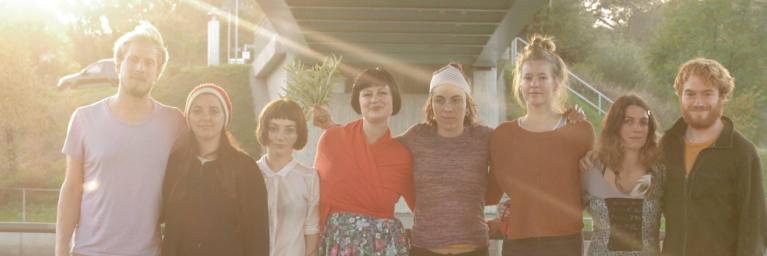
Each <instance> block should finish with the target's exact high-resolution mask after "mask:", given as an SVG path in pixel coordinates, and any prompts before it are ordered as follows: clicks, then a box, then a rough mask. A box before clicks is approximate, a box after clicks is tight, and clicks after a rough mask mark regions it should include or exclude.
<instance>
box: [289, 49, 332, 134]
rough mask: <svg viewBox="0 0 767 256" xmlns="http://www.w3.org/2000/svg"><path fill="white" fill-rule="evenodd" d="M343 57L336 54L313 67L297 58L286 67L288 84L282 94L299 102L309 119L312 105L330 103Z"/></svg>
mask: <svg viewBox="0 0 767 256" xmlns="http://www.w3.org/2000/svg"><path fill="white" fill-rule="evenodd" d="M341 59H342V57H336V56H330V57H326V58H325V59H324V60H323V61H322V64H317V65H314V66H312V67H306V66H305V65H304V63H303V62H301V61H300V60H295V61H293V63H291V64H289V65H288V66H286V67H285V70H287V71H288V81H287V82H288V85H287V87H285V89H284V90H283V94H282V96H283V97H286V98H288V99H290V100H292V101H295V102H296V103H298V105H300V106H301V108H302V109H303V110H304V114H305V115H306V118H307V120H308V119H309V118H310V117H311V116H310V115H311V109H312V107H314V106H321V105H327V104H328V101H329V100H330V93H331V92H333V87H334V86H335V83H334V78H336V77H337V76H338V75H339V72H338V66H339V65H341Z"/></svg>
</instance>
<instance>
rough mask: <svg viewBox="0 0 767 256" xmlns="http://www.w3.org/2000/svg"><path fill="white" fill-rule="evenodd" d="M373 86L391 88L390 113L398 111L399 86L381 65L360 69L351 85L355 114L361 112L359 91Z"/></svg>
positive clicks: (400, 104)
mask: <svg viewBox="0 0 767 256" xmlns="http://www.w3.org/2000/svg"><path fill="white" fill-rule="evenodd" d="M373 86H388V87H389V90H391V98H392V115H396V114H397V113H399V109H400V107H402V98H401V96H400V94H399V87H398V86H397V82H395V81H394V78H393V77H392V75H391V74H389V72H387V71H386V70H384V69H383V68H381V67H376V68H367V69H364V70H362V72H360V74H359V75H357V78H355V79H354V85H352V102H351V103H352V108H353V109H354V112H357V114H362V110H361V109H360V91H362V90H363V89H366V88H369V87H373Z"/></svg>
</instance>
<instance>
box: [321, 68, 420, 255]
mask: <svg viewBox="0 0 767 256" xmlns="http://www.w3.org/2000/svg"><path fill="white" fill-rule="evenodd" d="M400 102H401V100H400V95H399V90H398V88H397V84H396V83H395V81H394V79H393V78H392V76H391V74H389V72H387V71H385V70H383V69H382V68H372V69H365V70H363V71H362V72H361V73H360V74H359V75H358V76H357V78H356V79H355V81H354V85H353V86H352V98H351V105H352V108H353V109H354V110H355V111H356V112H357V113H359V114H361V115H362V118H361V119H358V120H356V121H352V122H350V123H348V124H346V125H343V126H334V127H330V128H327V130H325V131H324V132H323V134H322V135H321V136H320V140H319V143H318V145H317V156H316V159H315V165H314V166H315V168H317V171H318V172H319V174H320V186H321V188H322V193H321V195H320V219H321V222H320V223H321V225H324V227H323V230H322V232H321V237H320V253H319V255H330V256H336V255H390V256H398V255H408V252H409V247H410V241H409V239H408V237H407V235H406V233H405V229H404V228H403V226H402V223H400V221H399V220H397V219H396V218H395V217H394V205H395V204H396V203H397V201H398V200H399V198H400V197H403V196H404V197H405V200H406V201H407V202H408V205H409V206H410V208H411V209H413V203H414V198H413V180H412V179H413V177H412V163H413V161H412V159H411V156H410V152H409V151H408V150H407V148H405V146H403V145H402V144H400V143H399V142H397V141H396V140H394V139H393V138H392V136H391V131H390V129H389V120H390V119H391V116H392V115H394V114H396V113H397V112H399V109H400V105H401V103H400Z"/></svg>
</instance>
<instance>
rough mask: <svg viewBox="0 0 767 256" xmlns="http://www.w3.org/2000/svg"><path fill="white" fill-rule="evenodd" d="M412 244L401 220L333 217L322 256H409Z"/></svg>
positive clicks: (323, 239)
mask: <svg viewBox="0 0 767 256" xmlns="http://www.w3.org/2000/svg"><path fill="white" fill-rule="evenodd" d="M409 249H410V240H409V239H408V237H407V233H406V231H405V228H404V227H402V223H401V222H400V221H399V220H397V219H385V218H377V217H371V216H365V215H359V214H354V213H332V214H330V216H328V220H327V223H326V225H325V229H324V230H323V231H322V234H321V235H320V252H319V255H320V256H406V255H408V251H409Z"/></svg>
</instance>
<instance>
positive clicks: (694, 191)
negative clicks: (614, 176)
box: [661, 117, 765, 256]
mask: <svg viewBox="0 0 767 256" xmlns="http://www.w3.org/2000/svg"><path fill="white" fill-rule="evenodd" d="M722 121H723V123H724V129H723V130H722V132H721V134H720V135H719V137H718V138H717V139H716V141H715V142H714V144H712V145H711V146H710V147H709V148H706V149H703V150H702V151H701V152H700V154H699V155H698V158H697V159H696V160H695V163H694V165H693V168H692V171H691V172H690V175H689V176H687V175H686V172H685V165H684V148H685V144H684V134H685V132H686V130H687V124H686V123H685V122H684V120H683V119H679V120H678V121H677V122H676V124H674V126H673V127H672V128H671V129H670V130H668V131H667V132H666V134H665V136H663V139H662V141H661V144H662V147H663V151H664V155H663V158H664V160H663V162H664V164H665V165H666V171H667V172H666V174H667V182H666V184H665V188H664V191H665V194H664V195H663V207H664V209H663V214H664V216H665V218H666V238H665V240H664V242H663V253H662V255H695V256H701V255H703V256H705V255H716V256H722V255H738V256H741V255H743V256H745V255H749V256H755V255H762V253H763V252H764V248H765V246H764V245H765V242H764V241H765V240H764V239H765V203H764V193H763V191H764V188H763V187H762V169H761V166H760V162H759V156H758V155H757V153H756V149H755V148H754V145H753V144H751V143H750V142H749V141H748V140H746V138H744V137H743V135H741V134H740V133H739V132H738V131H737V130H735V129H734V128H733V124H732V121H731V120H730V119H728V118H726V117H722Z"/></svg>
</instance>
